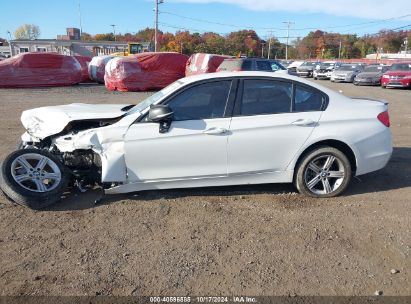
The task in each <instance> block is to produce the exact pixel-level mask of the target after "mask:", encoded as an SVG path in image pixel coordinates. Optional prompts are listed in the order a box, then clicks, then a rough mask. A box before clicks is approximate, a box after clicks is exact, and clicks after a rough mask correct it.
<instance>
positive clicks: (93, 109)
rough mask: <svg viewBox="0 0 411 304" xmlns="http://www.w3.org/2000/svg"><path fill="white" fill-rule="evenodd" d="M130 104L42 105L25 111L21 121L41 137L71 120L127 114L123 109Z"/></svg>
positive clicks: (32, 132)
mask: <svg viewBox="0 0 411 304" xmlns="http://www.w3.org/2000/svg"><path fill="white" fill-rule="evenodd" d="M126 106H129V105H124V104H123V105H117V104H115V105H114V104H98V105H94V104H82V103H73V104H69V105H62V106H51V107H41V108H35V109H31V110H27V111H24V112H23V113H22V114H21V122H22V124H23V126H24V128H25V129H26V130H27V132H28V133H29V134H30V135H32V136H34V137H37V138H39V139H43V138H46V137H47V136H50V135H53V134H57V133H59V132H61V131H63V129H64V128H65V127H66V126H67V124H68V123H69V122H71V121H76V120H77V121H78V120H93V119H110V118H116V117H120V116H121V115H123V114H125V111H122V110H121V109H122V108H124V107H126Z"/></svg>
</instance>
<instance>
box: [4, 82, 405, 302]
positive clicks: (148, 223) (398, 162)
mask: <svg viewBox="0 0 411 304" xmlns="http://www.w3.org/2000/svg"><path fill="white" fill-rule="evenodd" d="M322 83H323V84H325V85H327V86H330V87H332V88H333V89H335V90H339V89H341V90H343V92H344V94H346V95H349V96H361V97H364V96H367V97H374V98H384V99H386V100H388V101H389V102H390V111H391V122H392V132H393V135H394V145H395V151H394V155H393V158H392V160H391V162H390V163H389V165H388V166H387V167H386V168H385V169H383V170H382V171H380V172H376V173H373V174H369V175H366V176H362V177H361V180H354V182H353V183H352V185H351V186H350V188H349V190H348V192H346V193H345V195H344V196H342V197H338V198H333V199H323V200H316V199H309V198H305V197H302V196H301V195H299V194H297V193H295V192H294V190H293V188H292V187H291V186H289V185H261V186H247V187H244V186H240V187H224V188H212V189H191V190H170V191H147V192H143V193H138V194H131V195H123V196H113V197H111V198H109V199H108V200H106V201H105V202H104V203H103V204H102V205H99V206H94V205H93V202H94V199H95V198H97V197H98V192H97V191H91V192H88V193H86V194H78V193H74V194H72V195H70V196H69V197H68V198H66V199H64V200H63V201H62V202H61V203H59V204H57V205H56V206H54V207H53V208H50V209H48V210H44V211H41V212H39V211H37V212H35V211H31V210H28V209H24V208H21V207H16V206H13V205H10V204H9V203H8V202H7V200H6V199H5V197H4V196H0V291H1V295H20V294H36V295H40V294H41V295H95V294H102V295H105V294H110V295H240V294H242V295H287V294H297V295H373V294H374V292H375V291H376V290H381V291H383V293H384V295H410V294H411V221H410V217H411V206H410V203H411V135H410V134H411V91H410V90H408V91H405V90H383V89H381V88H373V87H361V88H358V87H355V86H353V85H351V84H332V83H330V82H328V81H324V82H322ZM147 94H148V93H113V92H107V91H106V90H105V89H104V87H102V86H82V87H72V88H54V89H21V90H0V112H1V113H0V115H1V121H0V126H1V128H0V132H1V133H0V138H1V139H2V145H1V147H0V159H3V158H4V157H5V156H6V154H7V153H9V152H10V151H12V150H14V148H15V145H16V143H17V141H18V139H19V136H20V135H21V133H22V132H23V129H22V127H21V125H20V121H19V117H20V114H21V111H22V110H25V109H29V108H33V107H39V106H45V105H54V104H63V103H72V102H88V103H100V102H101V103H107V102H110V103H133V102H138V101H140V100H142V99H143V98H144V97H145V96H147ZM359 131H361V130H359ZM392 269H396V270H398V271H399V273H396V274H391V270H392Z"/></svg>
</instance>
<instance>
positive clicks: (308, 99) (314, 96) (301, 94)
mask: <svg viewBox="0 0 411 304" xmlns="http://www.w3.org/2000/svg"><path fill="white" fill-rule="evenodd" d="M323 103H324V97H323V95H322V94H320V93H319V92H317V91H315V90H312V89H309V88H306V87H303V86H299V85H297V86H296V89H295V97H294V112H308V111H321V109H322V106H323Z"/></svg>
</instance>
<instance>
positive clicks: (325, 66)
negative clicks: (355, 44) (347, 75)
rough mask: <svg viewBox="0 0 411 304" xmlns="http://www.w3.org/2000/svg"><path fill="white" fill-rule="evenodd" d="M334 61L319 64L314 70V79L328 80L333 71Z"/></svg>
mask: <svg viewBox="0 0 411 304" xmlns="http://www.w3.org/2000/svg"><path fill="white" fill-rule="evenodd" d="M336 64H337V62H336V61H324V62H321V63H320V64H319V65H318V67H316V68H315V69H314V72H313V78H314V79H330V78H331V74H332V72H333V71H334V69H335V65H336Z"/></svg>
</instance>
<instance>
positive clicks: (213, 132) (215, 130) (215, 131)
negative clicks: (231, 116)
mask: <svg viewBox="0 0 411 304" xmlns="http://www.w3.org/2000/svg"><path fill="white" fill-rule="evenodd" d="M226 132H227V129H224V128H210V129H207V130H205V131H203V133H204V134H207V135H219V134H224V133H226Z"/></svg>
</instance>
